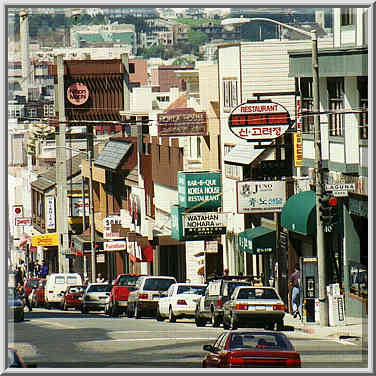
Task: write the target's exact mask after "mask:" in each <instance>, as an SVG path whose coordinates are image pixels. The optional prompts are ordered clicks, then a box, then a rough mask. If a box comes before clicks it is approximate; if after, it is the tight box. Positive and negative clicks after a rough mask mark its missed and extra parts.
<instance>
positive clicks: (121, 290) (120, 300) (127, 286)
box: [105, 274, 141, 317]
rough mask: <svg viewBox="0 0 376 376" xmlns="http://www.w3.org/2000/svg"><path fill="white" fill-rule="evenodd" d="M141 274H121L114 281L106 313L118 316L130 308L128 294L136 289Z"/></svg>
mask: <svg viewBox="0 0 376 376" xmlns="http://www.w3.org/2000/svg"><path fill="white" fill-rule="evenodd" d="M140 277H141V275H140V274H119V275H118V276H117V277H116V279H115V280H114V281H113V282H112V289H111V293H110V298H109V301H108V303H107V304H106V307H105V313H106V314H107V315H110V316H113V317H114V316H118V315H119V314H121V313H122V312H126V311H127V308H128V295H129V293H130V292H131V291H132V290H134V286H135V285H136V282H137V280H138V279H139V278H140Z"/></svg>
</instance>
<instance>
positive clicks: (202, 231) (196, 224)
mask: <svg viewBox="0 0 376 376" xmlns="http://www.w3.org/2000/svg"><path fill="white" fill-rule="evenodd" d="M225 220H226V217H225V214H224V213H217V212H207V213H186V214H183V226H184V236H188V237H192V236H194V235H197V236H203V235H204V236H211V235H220V234H225V233H226V224H225Z"/></svg>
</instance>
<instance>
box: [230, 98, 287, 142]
mask: <svg viewBox="0 0 376 376" xmlns="http://www.w3.org/2000/svg"><path fill="white" fill-rule="evenodd" d="M290 124H291V119H290V114H289V112H288V111H287V110H286V108H284V107H283V106H282V105H280V104H278V103H274V102H271V101H264V102H259V101H248V102H247V103H242V104H240V105H239V106H238V107H235V108H234V109H233V110H232V112H231V114H230V117H229V128H230V130H231V132H232V133H234V135H235V136H237V137H240V138H242V139H244V140H247V141H271V140H274V139H275V138H277V137H279V136H281V135H283V134H284V133H285V132H286V131H287V129H288V128H289V126H290Z"/></svg>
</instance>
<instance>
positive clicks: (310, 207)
mask: <svg viewBox="0 0 376 376" xmlns="http://www.w3.org/2000/svg"><path fill="white" fill-rule="evenodd" d="M281 226H282V227H284V228H286V229H288V230H290V231H294V232H297V233H299V234H303V235H312V234H314V233H315V232H316V194H315V192H313V191H306V192H300V193H297V194H295V195H294V196H291V197H290V198H289V199H288V200H287V201H286V204H285V206H284V207H283V208H282V213H281Z"/></svg>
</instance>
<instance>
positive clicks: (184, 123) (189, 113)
mask: <svg viewBox="0 0 376 376" xmlns="http://www.w3.org/2000/svg"><path fill="white" fill-rule="evenodd" d="M157 121H158V136H160V137H163V136H165V137H169V136H206V135H207V134H208V131H207V116H206V112H196V111H195V110H194V109H193V108H175V109H172V110H170V111H168V112H166V113H162V114H158V117H157Z"/></svg>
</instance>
